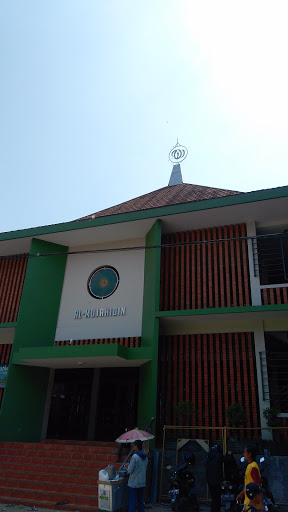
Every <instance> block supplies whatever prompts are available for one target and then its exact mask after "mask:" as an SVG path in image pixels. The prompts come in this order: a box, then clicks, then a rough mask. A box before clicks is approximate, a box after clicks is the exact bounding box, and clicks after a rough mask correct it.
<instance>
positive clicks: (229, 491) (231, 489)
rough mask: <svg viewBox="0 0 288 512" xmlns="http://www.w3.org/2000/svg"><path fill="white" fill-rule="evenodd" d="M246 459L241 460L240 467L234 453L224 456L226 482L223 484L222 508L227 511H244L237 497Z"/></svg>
mask: <svg viewBox="0 0 288 512" xmlns="http://www.w3.org/2000/svg"><path fill="white" fill-rule="evenodd" d="M244 460H245V459H244V457H243V460H242V459H241V460H240V465H239V467H238V465H237V463H236V461H235V459H234V457H233V455H232V453H227V454H226V455H225V456H224V459H223V462H224V477H225V480H224V481H223V482H222V484H221V507H222V508H224V510H226V511H228V510H229V511H230V512H232V511H234V512H236V511H237V510H239V512H240V510H242V506H241V504H239V503H237V502H236V496H237V495H238V494H239V485H240V483H241V480H242V474H243V470H244V473H245V469H244Z"/></svg>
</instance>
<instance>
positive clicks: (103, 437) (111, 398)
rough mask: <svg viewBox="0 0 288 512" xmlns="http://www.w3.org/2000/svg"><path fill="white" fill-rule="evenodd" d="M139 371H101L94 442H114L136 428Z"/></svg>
mask: <svg viewBox="0 0 288 512" xmlns="http://www.w3.org/2000/svg"><path fill="white" fill-rule="evenodd" d="M138 379H139V370H138V368H102V370H101V375H100V383H99V394H98V403H97V413H96V427H95V439H96V440H97V441H114V440H115V439H116V438H117V437H118V436H120V435H121V434H123V432H124V431H125V429H126V428H127V429H128V430H130V429H132V428H134V427H136V425H137V399H138Z"/></svg>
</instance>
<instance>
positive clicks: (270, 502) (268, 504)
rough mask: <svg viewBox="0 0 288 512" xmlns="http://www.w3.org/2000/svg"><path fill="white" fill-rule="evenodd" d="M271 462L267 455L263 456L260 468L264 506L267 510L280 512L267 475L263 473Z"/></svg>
mask: <svg viewBox="0 0 288 512" xmlns="http://www.w3.org/2000/svg"><path fill="white" fill-rule="evenodd" d="M268 465H269V463H268V461H267V460H266V459H265V457H261V459H260V463H259V468H260V472H261V479H262V490H263V502H264V508H265V512H278V511H279V507H278V505H276V503H275V499H274V496H273V494H272V491H270V489H269V483H268V479H267V478H266V476H264V475H263V473H265V469H266V468H267V467H268Z"/></svg>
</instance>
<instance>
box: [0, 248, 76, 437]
mask: <svg viewBox="0 0 288 512" xmlns="http://www.w3.org/2000/svg"><path fill="white" fill-rule="evenodd" d="M58 252H60V253H62V254H60V255H55V256H53V254H55V253H58ZM66 252H67V248H66V247H64V246H61V245H55V244H51V243H49V242H44V241H43V240H37V239H33V240H32V242H31V249H30V255H36V254H41V253H45V254H47V253H50V254H51V256H45V257H41V256H35V257H33V256H32V257H30V258H29V261H28V265H27V270H26V275H25V281H24V287H23V292H22V297H21V303H20V308H19V314H18V319H17V327H16V329H15V336H14V342H13V347H12V353H11V358H10V365H9V371H8V378H7V383H6V388H5V393H4V397H3V402H2V407H1V412H0V440H2V441H36V442H37V441H40V438H41V429H42V421H43V414H44V407H45V402H46V394H47V386H48V379H49V373H50V370H49V369H48V368H37V367H33V366H23V365H17V364H13V357H14V355H16V354H17V352H18V351H19V349H21V348H26V347H35V349H36V350H37V348H36V347H40V346H43V347H44V346H53V344H54V335H55V330H56V324H57V318H58V310H59V305H60V298H61V292H62V286H63V279H64V272H65V265H66V257H67V256H66Z"/></svg>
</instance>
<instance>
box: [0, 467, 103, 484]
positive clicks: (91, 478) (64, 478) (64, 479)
mask: <svg viewBox="0 0 288 512" xmlns="http://www.w3.org/2000/svg"><path fill="white" fill-rule="evenodd" d="M46 471H47V469H46ZM93 473H95V475H96V476H95V475H94V474H93V475H85V476H80V475H79V474H78V473H75V474H73V475H71V474H63V473H62V472H59V473H58V474H57V473H54V474H53V473H47V472H44V468H43V471H42V472H39V471H38V472H34V473H33V472H32V471H31V472H28V471H25V470H24V469H22V471H21V470H18V471H17V470H13V469H10V468H9V469H6V468H3V467H2V468H1V469H0V480H1V479H5V481H7V480H31V481H32V482H35V481H38V482H46V483H48V482H57V484H73V485H78V486H79V487H80V486H86V485H87V486H92V487H97V482H98V472H94V471H93Z"/></svg>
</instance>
